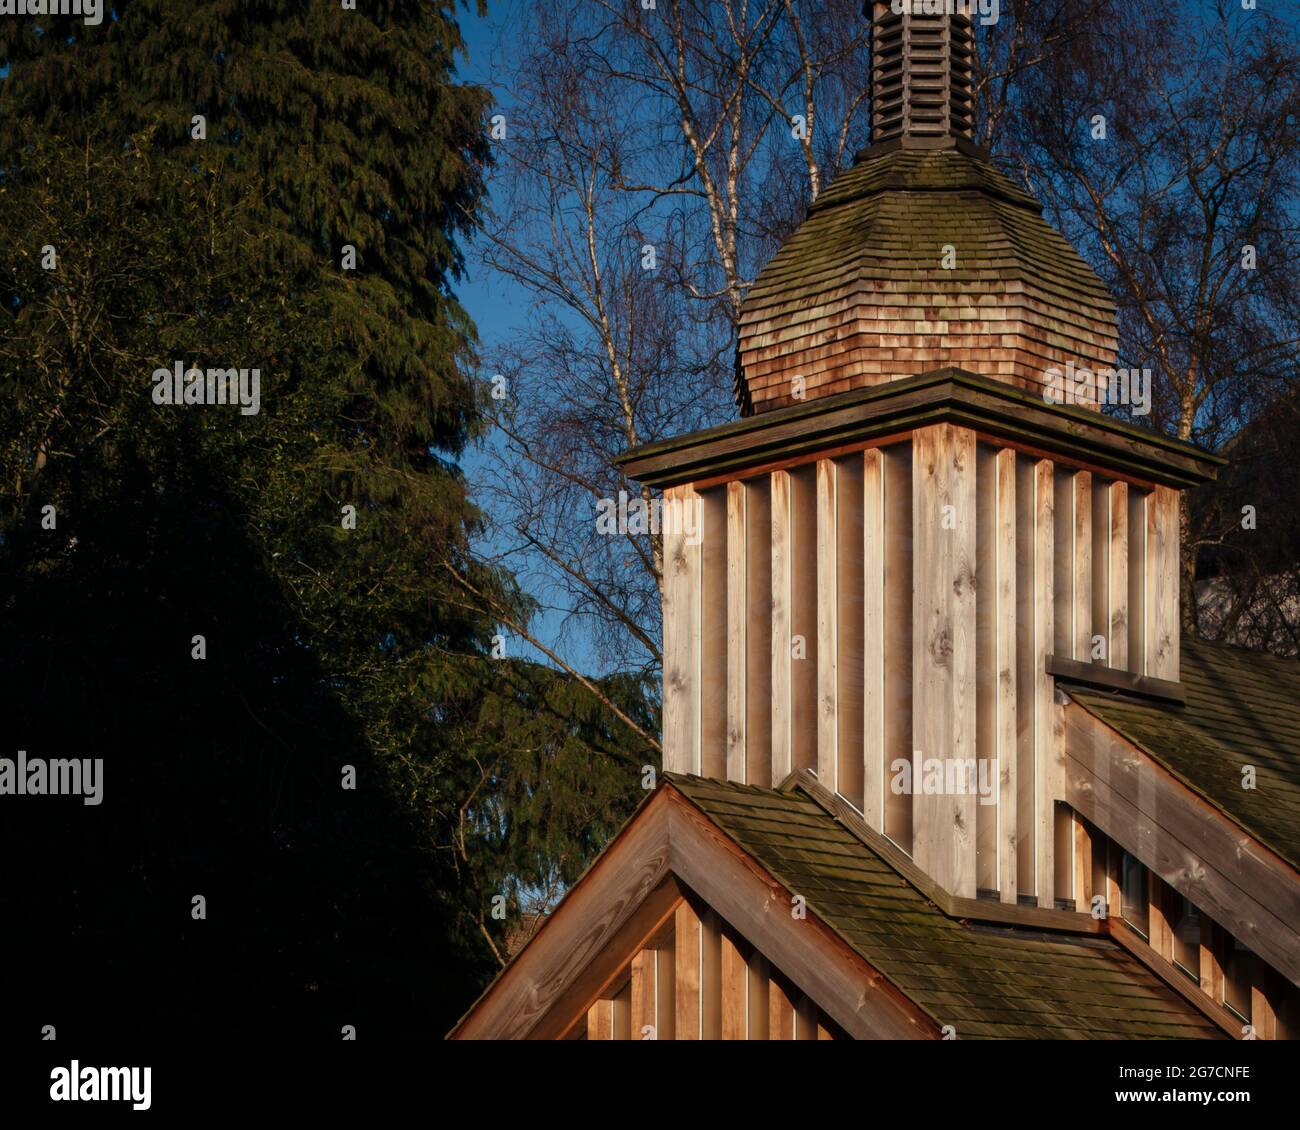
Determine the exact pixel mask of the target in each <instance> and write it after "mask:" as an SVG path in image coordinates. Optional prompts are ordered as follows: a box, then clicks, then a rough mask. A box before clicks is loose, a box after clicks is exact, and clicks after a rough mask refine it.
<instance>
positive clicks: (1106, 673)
mask: <svg viewBox="0 0 1300 1130" xmlns="http://www.w3.org/2000/svg"><path fill="white" fill-rule="evenodd" d="M1047 673H1048V674H1049V675H1055V676H1056V677H1057V678H1059V679H1065V680H1066V681H1068V682H1071V683H1081V684H1083V685H1084V686H1088V687H1098V688H1100V689H1102V690H1108V691H1123V692H1124V693H1125V694H1126V695H1136V696H1138V697H1140V698H1149V699H1154V700H1156V701H1157V702H1176V703H1177V704H1178V705H1179V706H1182V705H1183V704H1184V703H1185V702H1186V701H1187V692H1186V690H1185V689H1184V687H1183V685H1182V683H1171V682H1169V680H1168V679H1156V678H1153V677H1152V676H1150V675H1134V674H1133V673H1132V672H1131V671H1118V670H1116V669H1115V668H1114V667H1104V666H1102V664H1100V663H1080V662H1079V661H1078V660H1076V659H1062V658H1061V657H1060V656H1057V655H1049V656H1048V657H1047Z"/></svg>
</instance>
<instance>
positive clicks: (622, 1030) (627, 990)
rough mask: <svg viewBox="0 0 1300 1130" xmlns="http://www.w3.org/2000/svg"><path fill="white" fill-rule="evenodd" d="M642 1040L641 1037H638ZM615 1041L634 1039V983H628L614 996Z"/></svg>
mask: <svg viewBox="0 0 1300 1130" xmlns="http://www.w3.org/2000/svg"><path fill="white" fill-rule="evenodd" d="M637 1038H638V1039H639V1038H640V1037H639V1036H638V1037H637ZM614 1039H616V1040H630V1039H632V982H631V981H626V982H624V984H623V987H622V988H621V989H619V991H618V992H617V993H615V994H614Z"/></svg>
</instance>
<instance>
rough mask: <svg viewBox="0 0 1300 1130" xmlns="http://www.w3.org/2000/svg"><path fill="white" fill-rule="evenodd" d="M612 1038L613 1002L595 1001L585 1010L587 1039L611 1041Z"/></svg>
mask: <svg viewBox="0 0 1300 1130" xmlns="http://www.w3.org/2000/svg"><path fill="white" fill-rule="evenodd" d="M613 1038H614V1002H613V1001H612V1000H608V1001H597V1002H596V1003H595V1004H593V1005H592V1006H591V1007H590V1008H589V1009H587V1039H589V1040H612V1039H613Z"/></svg>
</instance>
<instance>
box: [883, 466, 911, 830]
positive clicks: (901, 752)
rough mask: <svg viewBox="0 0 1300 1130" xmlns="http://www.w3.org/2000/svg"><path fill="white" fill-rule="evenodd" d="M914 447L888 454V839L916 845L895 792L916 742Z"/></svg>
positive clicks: (906, 801)
mask: <svg viewBox="0 0 1300 1130" xmlns="http://www.w3.org/2000/svg"><path fill="white" fill-rule="evenodd" d="M912 461H913V455H912V448H911V444H908V445H907V446H901V445H900V446H899V447H893V448H890V449H888V450H887V451H886V452H885V453H884V468H883V469H884V492H885V520H884V528H885V548H884V554H885V595H884V603H885V634H884V641H883V642H884V652H885V751H884V752H885V756H884V766H885V771H886V774H887V776H886V785H885V827H884V830H885V834H886V835H887V836H889V838H890V839H892V840H893V841H894V843H896V844H899V845H901V846H902V847H903V848H904V850H910V849H911V846H912V798H911V797H910V796H909V795H907V794H906V793H902V792H895V790H894V788H893V783H892V773H893V769H892V766H893V764H894V762H895V761H897V760H900V759H901V760H903V761H910V760H911V758H912V751H913V749H914V748H915V746H914V745H913V741H912V733H913V709H912V705H913V704H912V616H913V607H912V604H913V601H912V583H913V578H912V571H913V558H914V557H915V554H914V552H913V550H914V546H913V521H912Z"/></svg>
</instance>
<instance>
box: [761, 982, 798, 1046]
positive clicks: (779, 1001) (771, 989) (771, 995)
mask: <svg viewBox="0 0 1300 1130" xmlns="http://www.w3.org/2000/svg"><path fill="white" fill-rule="evenodd" d="M767 1038H768V1039H769V1040H793V1039H794V1002H793V1001H792V1000H791V999H790V994H789V993H788V992H787V991H786V988H785V985H784V983H783V982H781V981H779V980H777V979H776V978H774V977H769V978H768V983H767Z"/></svg>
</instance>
